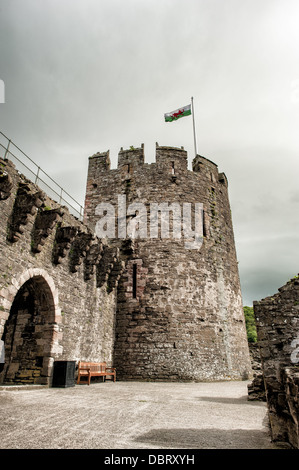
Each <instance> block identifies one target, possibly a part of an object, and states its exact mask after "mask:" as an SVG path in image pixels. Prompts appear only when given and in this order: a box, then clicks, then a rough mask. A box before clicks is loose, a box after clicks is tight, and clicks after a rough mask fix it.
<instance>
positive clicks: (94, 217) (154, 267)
mask: <svg viewBox="0 0 299 470" xmlns="http://www.w3.org/2000/svg"><path fill="white" fill-rule="evenodd" d="M227 186H228V184H227V179H226V177H225V175H224V174H223V173H219V172H218V168H217V165H216V164H215V163H213V162H211V161H210V160H208V159H206V158H204V157H201V156H197V157H196V158H195V159H194V161H193V171H189V170H188V169H187V152H186V151H185V150H184V149H183V148H173V147H160V146H158V144H157V146H156V162H155V163H152V164H147V163H145V161H144V148H143V145H142V146H141V147H140V148H137V149H136V148H131V149H129V150H123V149H121V151H120V152H119V158H118V168H117V169H110V158H109V152H104V153H97V154H95V155H93V156H92V157H90V159H89V170H88V178H87V189H86V201H85V214H84V216H85V221H86V222H88V223H89V224H90V225H91V226H92V227H95V229H97V227H99V225H100V220H101V218H100V210H99V204H100V203H109V204H111V206H113V207H114V208H115V216H116V218H117V217H119V221H117V220H116V227H115V238H114V239H113V241H112V243H114V244H115V246H116V247H118V249H119V252H120V256H121V259H122V260H123V261H124V263H125V269H124V271H123V272H122V276H121V278H120V281H119V285H118V297H117V315H116V338H115V351H114V365H115V366H116V367H117V369H118V377H121V378H124V379H126V380H129V379H134V380H136V379H143V380H198V381H199V380H229V379H240V378H248V377H249V376H250V374H251V365H250V359H249V351H248V343H247V337H246V329H245V320H244V314H243V308H242V299H241V291H240V283H239V274H238V266H237V260H236V251H235V243H234V236H233V227H232V219H231V213H230V205H229V200H228V187H227ZM120 201H124V202H122V204H123V207H120ZM132 203H137V204H138V203H142V204H143V206H144V207H145V208H146V213H145V214H144V215H143V213H142V210H141V209H140V212H139V217H144V219H140V218H139V220H141V221H142V220H145V221H146V222H145V232H144V231H142V233H141V231H140V225H139V226H138V225H137V224H136V219H137V218H136V214H135V210H134V207H133V208H132V206H130V205H131V204H132ZM155 203H156V204H160V203H166V204H169V205H171V204H179V205H180V208H182V206H183V204H184V203H189V204H191V206H192V211H193V213H192V216H193V217H194V211H195V209H194V208H195V204H196V203H200V204H203V223H202V234H203V244H202V246H201V247H200V248H198V249H189V248H187V247H186V238H184V237H182V238H174V237H173V236H172V232H171V234H170V237H168V238H164V237H163V236H162V232H161V224H160V232H159V233H158V234H157V236H156V237H155V238H154V237H152V236H151V232H150V210H151V207H152V206H151V204H155ZM130 208H131V210H130ZM140 214H141V215H140ZM180 214H181V213H180ZM112 216H113V213H112ZM105 217H106V216H105ZM176 217H177V218H178V216H177V214H176V216H172V218H171V217H170V226H171V227H170V228H171V229H172V228H173V227H174V225H175V223H176ZM108 220H110V219H109V218H108V219H107V222H108ZM118 222H119V223H118ZM126 226H127V228H129V227H130V228H131V229H135V230H136V231H135V235H134V236H133V237H131V238H132V239H131V241H130V240H128V239H125V234H124V233H123V228H124V227H126ZM142 226H143V227H144V225H142ZM138 230H139V233H138ZM133 233H134V232H133ZM119 234H121V238H119V237H118V238H117V236H118V235H119ZM134 265H135V268H134ZM134 269H135V274H134ZM134 276H135V278H134ZM134 283H135V285H134Z"/></svg>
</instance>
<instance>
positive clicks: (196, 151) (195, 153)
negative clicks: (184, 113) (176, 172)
mask: <svg viewBox="0 0 299 470" xmlns="http://www.w3.org/2000/svg"><path fill="white" fill-rule="evenodd" d="M191 105H192V116H193V136H194V152H195V157H196V155H197V150H196V136H195V120H194V105H193V96H192V97H191Z"/></svg>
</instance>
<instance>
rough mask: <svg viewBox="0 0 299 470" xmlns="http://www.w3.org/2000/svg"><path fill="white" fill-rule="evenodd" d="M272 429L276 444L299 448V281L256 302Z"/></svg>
mask: <svg viewBox="0 0 299 470" xmlns="http://www.w3.org/2000/svg"><path fill="white" fill-rule="evenodd" d="M254 313H255V317H256V327H257V334H258V345H259V349H260V356H261V361H262V369H263V376H264V383H265V389H266V399H267V404H268V409H269V418H270V426H271V432H272V438H273V440H274V441H286V442H289V443H290V444H292V445H293V447H295V448H299V431H298V423H299V402H298V385H299V367H298V364H299V279H298V277H295V278H293V279H292V280H291V281H289V282H288V283H287V284H286V285H285V286H283V287H281V288H280V289H279V290H278V293H277V294H275V295H273V296H272V297H267V298H265V299H263V300H261V301H259V302H254Z"/></svg>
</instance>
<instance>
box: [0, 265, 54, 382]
mask: <svg viewBox="0 0 299 470" xmlns="http://www.w3.org/2000/svg"><path fill="white" fill-rule="evenodd" d="M23 281H24V282H23ZM13 292H14V293H15V295H14V297H13V300H12V301H11V302H10V301H8V300H7V302H6V304H10V309H9V314H8V318H7V321H6V323H5V326H4V331H3V335H2V340H3V341H4V344H5V365H4V369H3V372H2V373H1V376H0V381H1V382H4V383H13V384H17V383H18V384H45V385H49V384H50V378H51V373H52V366H53V362H54V357H55V356H56V355H57V354H59V353H61V352H62V348H61V347H60V346H59V331H58V330H59V327H58V320H59V318H60V310H59V308H58V293H57V290H56V288H55V285H54V282H53V280H52V278H51V277H50V276H48V274H47V273H46V272H45V271H44V270H40V269H31V270H28V271H26V272H25V273H23V275H22V276H21V277H20V279H19V281H15V282H14V284H13V287H11V288H10V289H9V292H7V294H8V295H7V299H11V298H12V294H13Z"/></svg>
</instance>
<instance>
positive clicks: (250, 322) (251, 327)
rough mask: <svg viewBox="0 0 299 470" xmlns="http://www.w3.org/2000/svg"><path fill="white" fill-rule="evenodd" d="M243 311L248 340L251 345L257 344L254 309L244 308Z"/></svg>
mask: <svg viewBox="0 0 299 470" xmlns="http://www.w3.org/2000/svg"><path fill="white" fill-rule="evenodd" d="M243 310H244V316H245V323H246V331H247V339H248V341H249V343H256V342H257V332H256V326H255V318H254V313H253V307H243Z"/></svg>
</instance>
